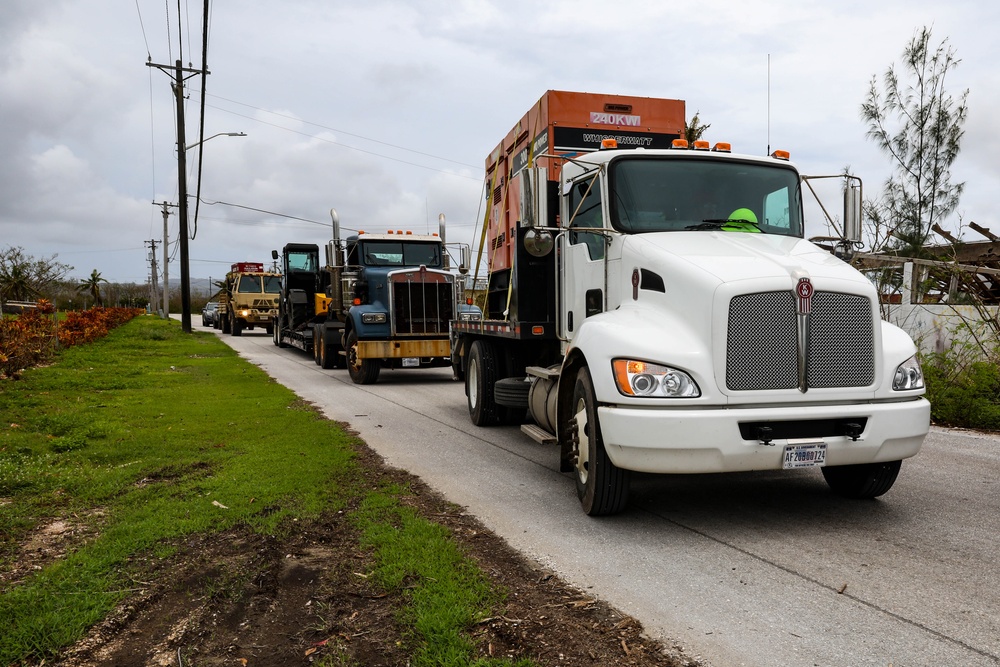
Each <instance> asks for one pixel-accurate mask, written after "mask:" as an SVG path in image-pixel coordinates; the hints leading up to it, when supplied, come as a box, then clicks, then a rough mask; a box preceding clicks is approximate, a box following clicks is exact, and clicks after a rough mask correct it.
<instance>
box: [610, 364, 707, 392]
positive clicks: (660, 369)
mask: <svg viewBox="0 0 1000 667" xmlns="http://www.w3.org/2000/svg"><path fill="white" fill-rule="evenodd" d="M611 364H612V366H613V367H614V370H615V382H616V383H617V385H618V391H620V392H621V393H623V394H625V395H626V396H643V397H649V398H697V397H698V396H701V390H700V389H698V385H697V383H695V381H694V379H693V378H692V377H691V376H690V375H688V374H687V373H685V372H684V371H682V370H679V369H676V368H671V367H670V366H661V365H659V364H651V363H649V362H648V361H636V360H634V359H615V360H614V361H612V362H611Z"/></svg>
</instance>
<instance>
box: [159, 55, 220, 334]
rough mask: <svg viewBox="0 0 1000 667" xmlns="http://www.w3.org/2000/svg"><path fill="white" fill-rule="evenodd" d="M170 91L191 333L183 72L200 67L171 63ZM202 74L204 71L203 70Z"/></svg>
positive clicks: (184, 319) (185, 314)
mask: <svg viewBox="0 0 1000 667" xmlns="http://www.w3.org/2000/svg"><path fill="white" fill-rule="evenodd" d="M146 66H147V67H156V68H158V69H159V70H161V71H163V72H165V73H170V71H169V70H168V69H165V68H169V66H168V65H157V64H156V63H151V62H147V63H146ZM172 73H173V77H174V80H173V84H172V86H173V90H174V96H175V98H176V101H177V199H178V201H177V209H178V211H177V217H178V219H179V221H180V231H179V232H178V234H177V240H178V241H179V242H180V264H181V328H182V329H183V330H184V333H191V272H190V267H189V265H188V264H189V262H188V214H187V212H188V209H187V159H186V150H185V141H186V139H185V134H184V79H185V78H186V77H185V73H186V74H188V75H189V76H193V75H195V74H201V73H202V70H200V69H191V68H189V67H183V66H182V65H181V61H180V60H177V61H175V62H174V66H173V68H172ZM205 73H206V74H207V73H208V72H205Z"/></svg>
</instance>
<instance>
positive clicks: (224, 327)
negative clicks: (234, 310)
mask: <svg viewBox="0 0 1000 667" xmlns="http://www.w3.org/2000/svg"><path fill="white" fill-rule="evenodd" d="M220 326H221V327H222V333H224V334H227V333H229V316H228V315H226V316H225V317H223V318H222V323H221V324H220Z"/></svg>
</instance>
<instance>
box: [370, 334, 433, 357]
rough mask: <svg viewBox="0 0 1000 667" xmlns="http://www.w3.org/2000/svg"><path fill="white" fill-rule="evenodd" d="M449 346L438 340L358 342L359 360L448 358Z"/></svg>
mask: <svg viewBox="0 0 1000 667" xmlns="http://www.w3.org/2000/svg"><path fill="white" fill-rule="evenodd" d="M450 356H451V344H450V343H449V342H448V339H447V338H444V339H440V340H359V341H358V358H359V359H406V358H413V357H420V358H429V357H450Z"/></svg>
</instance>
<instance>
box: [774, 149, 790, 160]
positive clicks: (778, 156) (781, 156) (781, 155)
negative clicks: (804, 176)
mask: <svg viewBox="0 0 1000 667" xmlns="http://www.w3.org/2000/svg"><path fill="white" fill-rule="evenodd" d="M771 157H773V158H774V159H775V160H790V159H791V157H792V154H791V153H789V152H788V151H774V152H773V153H771Z"/></svg>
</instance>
